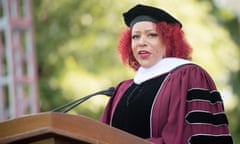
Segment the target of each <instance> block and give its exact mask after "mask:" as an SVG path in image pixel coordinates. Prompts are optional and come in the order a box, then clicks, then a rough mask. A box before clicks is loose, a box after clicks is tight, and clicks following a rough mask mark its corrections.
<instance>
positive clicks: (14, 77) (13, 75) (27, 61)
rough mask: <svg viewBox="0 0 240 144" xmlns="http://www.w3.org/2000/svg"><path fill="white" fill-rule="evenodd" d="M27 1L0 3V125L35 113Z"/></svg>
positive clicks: (33, 51)
mask: <svg viewBox="0 0 240 144" xmlns="http://www.w3.org/2000/svg"><path fill="white" fill-rule="evenodd" d="M31 14H32V9H31V0H0V121H4V120H7V119H12V118H16V117H19V116H21V115H24V114H29V113H36V112H38V111H39V102H38V89H37V72H36V68H37V65H36V56H35V47H34V34H33V20H32V15H31Z"/></svg>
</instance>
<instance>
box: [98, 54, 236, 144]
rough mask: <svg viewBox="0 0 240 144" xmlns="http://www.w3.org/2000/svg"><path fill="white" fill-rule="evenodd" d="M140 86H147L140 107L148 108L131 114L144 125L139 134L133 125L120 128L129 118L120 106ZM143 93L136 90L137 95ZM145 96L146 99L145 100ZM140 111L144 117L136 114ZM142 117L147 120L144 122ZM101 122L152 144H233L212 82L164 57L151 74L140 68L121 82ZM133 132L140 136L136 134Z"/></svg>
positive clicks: (196, 68) (188, 66)
mask: <svg viewBox="0 0 240 144" xmlns="http://www.w3.org/2000/svg"><path fill="white" fill-rule="evenodd" d="M156 82H158V83H159V84H158V85H156ZM144 84H145V85H148V90H145V92H143V93H144V94H142V96H141V98H145V99H143V101H142V103H144V102H146V103H148V105H145V106H144V108H146V109H147V110H144V108H141V107H140V105H138V107H139V108H135V109H134V111H131V113H132V114H133V115H134V113H136V115H134V116H136V117H137V118H136V117H134V116H133V119H134V121H136V123H137V122H139V125H141V124H143V123H145V125H142V127H143V128H140V129H139V128H138V125H137V124H136V126H133V127H131V126H129V124H126V123H125V124H123V125H122V124H121V122H122V123H124V119H126V118H128V117H126V115H127V114H126V111H128V107H127V106H125V105H124V104H128V102H129V101H128V100H129V99H130V100H131V99H134V96H136V94H134V95H131V92H134V88H136V87H137V88H139V87H138V86H141V85H144ZM149 87H150V88H151V87H152V88H153V90H152V91H150V90H151V89H149ZM144 88H145V86H142V89H144ZM142 89H138V90H137V91H138V92H140V93H141V91H144V90H142ZM148 92H149V95H150V96H149V97H150V100H147V99H146V98H147V96H146V95H148ZM129 95H130V97H129ZM124 97H125V98H124ZM124 99H125V100H124ZM130 102H132V101H130ZM139 102H141V100H140V101H139ZM149 103H150V106H149ZM130 104H131V103H130ZM121 109H123V111H121ZM121 112H122V113H121ZM141 112H143V113H146V114H138V113H141ZM125 114H126V115H125ZM142 117H148V118H146V119H147V120H148V121H146V120H143V119H144V118H142ZM138 118H139V120H138ZM101 121H102V122H104V123H106V124H108V125H111V126H114V127H117V128H120V129H122V130H125V131H127V132H129V133H131V134H134V135H137V136H139V137H142V138H144V139H147V140H149V141H151V142H153V143H156V144H215V143H216V144H232V143H233V140H232V138H231V135H230V132H229V129H228V121H227V117H226V115H225V113H224V108H223V101H222V99H221V96H220V93H219V92H218V91H217V89H216V86H215V83H214V81H213V80H212V78H211V77H210V76H209V74H208V73H207V72H206V71H205V70H203V69H202V68H201V67H200V66H198V65H196V64H193V63H191V62H190V61H187V60H183V59H179V58H165V59H163V60H161V61H160V62H159V63H158V64H156V65H155V66H153V67H152V68H150V69H144V68H141V67H140V68H139V70H138V71H137V73H136V76H135V77H134V79H131V80H126V81H123V82H121V83H120V84H119V85H118V86H117V88H116V90H115V93H114V95H113V96H112V97H111V99H110V100H109V102H108V104H107V107H106V109H105V111H104V113H103V115H102V118H101ZM129 123H130V124H133V123H134V122H131V121H130V122H129ZM138 129H139V131H141V132H139V133H138V132H136V131H137V130H138ZM134 130H136V131H135V132H134ZM145 136H148V137H145Z"/></svg>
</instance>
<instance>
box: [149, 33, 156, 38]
mask: <svg viewBox="0 0 240 144" xmlns="http://www.w3.org/2000/svg"><path fill="white" fill-rule="evenodd" d="M148 36H149V37H157V36H158V34H157V33H150V34H148Z"/></svg>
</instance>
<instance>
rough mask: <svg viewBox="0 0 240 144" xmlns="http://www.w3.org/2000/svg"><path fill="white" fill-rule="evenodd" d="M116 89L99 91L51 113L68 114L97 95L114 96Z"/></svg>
mask: <svg viewBox="0 0 240 144" xmlns="http://www.w3.org/2000/svg"><path fill="white" fill-rule="evenodd" d="M114 90H115V88H114V87H110V88H108V89H107V90H103V91H99V92H96V93H93V94H90V95H87V96H85V97H82V98H80V99H77V100H74V101H72V102H69V103H66V104H64V105H62V106H60V107H57V108H55V109H53V110H51V112H60V111H62V112H63V113H67V112H68V111H70V110H72V109H73V108H75V107H76V106H78V105H79V104H81V103H83V102H84V101H86V100H88V99H89V98H91V97H93V96H96V95H106V96H112V94H113V93H114Z"/></svg>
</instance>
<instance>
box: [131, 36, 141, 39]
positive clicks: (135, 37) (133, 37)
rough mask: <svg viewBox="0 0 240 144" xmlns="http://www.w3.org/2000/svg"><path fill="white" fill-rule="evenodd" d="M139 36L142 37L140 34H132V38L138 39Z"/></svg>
mask: <svg viewBox="0 0 240 144" xmlns="http://www.w3.org/2000/svg"><path fill="white" fill-rule="evenodd" d="M139 37H140V36H139V35H132V39H137V38H139Z"/></svg>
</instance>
